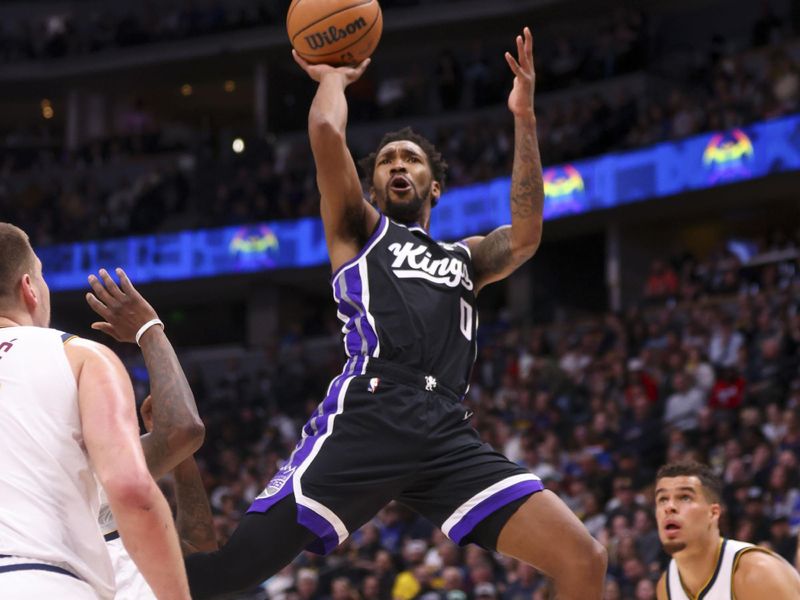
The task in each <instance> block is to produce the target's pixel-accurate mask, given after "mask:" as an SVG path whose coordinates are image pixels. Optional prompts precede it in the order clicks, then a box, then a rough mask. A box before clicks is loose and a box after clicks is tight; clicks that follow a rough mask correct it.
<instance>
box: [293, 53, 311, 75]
mask: <svg viewBox="0 0 800 600" xmlns="http://www.w3.org/2000/svg"><path fill="white" fill-rule="evenodd" d="M292 57H293V58H294V62H296V63H297V64H298V65H300V68H301V69H303V70H304V71H307V70H308V63H307V62H306V61H305V59H304V58H303V57H302V56H300V53H299V52H298V51H297V50H295V49H292Z"/></svg>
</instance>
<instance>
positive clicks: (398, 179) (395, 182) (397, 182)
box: [389, 175, 411, 192]
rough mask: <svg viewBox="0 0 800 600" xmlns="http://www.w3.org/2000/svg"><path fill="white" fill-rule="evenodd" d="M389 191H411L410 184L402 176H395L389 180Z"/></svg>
mask: <svg viewBox="0 0 800 600" xmlns="http://www.w3.org/2000/svg"><path fill="white" fill-rule="evenodd" d="M389 189H390V190H394V191H395V192H405V191H408V190H410V189H411V182H410V181H409V180H408V179H406V178H405V177H404V176H402V175H395V176H394V177H392V178H391V179H390V180H389Z"/></svg>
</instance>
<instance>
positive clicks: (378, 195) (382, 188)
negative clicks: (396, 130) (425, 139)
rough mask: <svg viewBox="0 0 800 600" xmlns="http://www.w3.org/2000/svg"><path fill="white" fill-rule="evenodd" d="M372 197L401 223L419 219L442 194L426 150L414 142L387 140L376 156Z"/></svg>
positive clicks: (388, 214) (383, 210) (385, 211)
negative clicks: (388, 141) (434, 177)
mask: <svg viewBox="0 0 800 600" xmlns="http://www.w3.org/2000/svg"><path fill="white" fill-rule="evenodd" d="M370 193H371V194H372V197H373V200H374V201H375V202H376V203H377V205H378V208H380V209H381V212H383V213H384V214H385V215H387V216H388V217H390V218H392V219H394V220H395V221H398V222H400V223H409V224H410V223H417V222H419V221H420V220H421V217H422V215H423V213H424V209H425V207H426V206H427V207H430V205H431V202H432V201H433V200H434V198H438V197H439V193H440V187H439V183H438V182H436V181H433V175H432V173H431V166H430V163H429V162H428V157H427V155H426V154H425V152H424V151H423V150H422V148H420V147H419V146H418V145H417V144H415V143H414V142H410V141H408V140H400V141H397V142H390V143H388V144H386V145H385V146H384V147H383V148H381V149H380V151H379V152H378V156H377V157H375V171H374V172H373V174H372V189H371V190H370Z"/></svg>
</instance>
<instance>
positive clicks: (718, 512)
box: [710, 502, 722, 525]
mask: <svg viewBox="0 0 800 600" xmlns="http://www.w3.org/2000/svg"><path fill="white" fill-rule="evenodd" d="M710 510H711V520H712V521H714V522H715V523H716V524H717V525H719V518H720V517H721V516H722V505H721V504H720V503H719V502H713V503H712V504H711V509H710Z"/></svg>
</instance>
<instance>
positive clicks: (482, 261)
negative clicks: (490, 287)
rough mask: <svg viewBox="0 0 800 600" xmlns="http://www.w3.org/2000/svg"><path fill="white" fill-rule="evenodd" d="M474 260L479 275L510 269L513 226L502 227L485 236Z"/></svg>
mask: <svg viewBox="0 0 800 600" xmlns="http://www.w3.org/2000/svg"><path fill="white" fill-rule="evenodd" d="M472 262H473V266H474V268H475V272H476V273H478V275H479V276H486V275H489V274H493V273H502V272H503V271H505V270H506V269H508V268H509V267H510V266H511V265H512V262H513V255H512V252H511V227H509V226H507V225H506V226H505V227H500V228H499V229H495V230H494V231H493V232H492V233H490V234H489V235H487V236H486V237H485V238H483V240H482V241H481V243H480V247H479V251H478V252H476V253H475V255H474V256H473V261H472Z"/></svg>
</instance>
